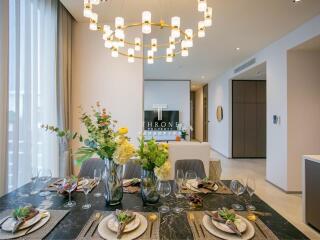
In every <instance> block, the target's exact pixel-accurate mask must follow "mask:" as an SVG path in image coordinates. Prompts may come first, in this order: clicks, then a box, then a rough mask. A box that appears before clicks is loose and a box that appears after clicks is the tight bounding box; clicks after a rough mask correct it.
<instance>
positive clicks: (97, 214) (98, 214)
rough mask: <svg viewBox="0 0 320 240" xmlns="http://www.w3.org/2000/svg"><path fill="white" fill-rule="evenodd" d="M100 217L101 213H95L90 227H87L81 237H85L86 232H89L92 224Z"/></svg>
mask: <svg viewBox="0 0 320 240" xmlns="http://www.w3.org/2000/svg"><path fill="white" fill-rule="evenodd" d="M100 217H101V213H99V212H97V213H96V215H95V216H94V219H93V221H92V223H91V224H90V226H89V227H88V229H87V231H86V232H85V233H84V235H83V237H85V236H86V235H87V234H88V232H89V230H90V229H91V228H92V226H93V224H94V223H95V222H96V221H98V220H99V218H100Z"/></svg>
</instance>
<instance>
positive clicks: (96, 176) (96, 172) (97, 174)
mask: <svg viewBox="0 0 320 240" xmlns="http://www.w3.org/2000/svg"><path fill="white" fill-rule="evenodd" d="M101 175H102V174H101V169H98V168H96V169H95V170H94V172H93V177H94V180H95V181H96V183H97V189H98V192H97V193H95V194H94V196H95V197H101V193H100V191H99V183H100V181H101Z"/></svg>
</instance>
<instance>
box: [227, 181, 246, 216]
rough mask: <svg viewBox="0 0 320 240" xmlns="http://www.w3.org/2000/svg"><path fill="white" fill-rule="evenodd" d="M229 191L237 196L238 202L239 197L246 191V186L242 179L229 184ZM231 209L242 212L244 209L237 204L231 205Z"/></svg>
mask: <svg viewBox="0 0 320 240" xmlns="http://www.w3.org/2000/svg"><path fill="white" fill-rule="evenodd" d="M230 190H231V191H232V192H233V193H234V194H235V195H236V196H237V199H238V200H239V196H240V195H242V194H243V193H244V192H245V191H246V186H245V184H244V182H243V180H242V179H236V180H232V181H231V183H230ZM231 206H232V208H233V209H234V210H236V211H243V210H244V207H243V206H242V205H240V204H239V203H234V204H232V205H231Z"/></svg>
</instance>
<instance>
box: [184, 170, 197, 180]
mask: <svg viewBox="0 0 320 240" xmlns="http://www.w3.org/2000/svg"><path fill="white" fill-rule="evenodd" d="M185 179H186V181H188V180H193V179H197V174H196V172H195V171H193V170H188V171H186V175H185Z"/></svg>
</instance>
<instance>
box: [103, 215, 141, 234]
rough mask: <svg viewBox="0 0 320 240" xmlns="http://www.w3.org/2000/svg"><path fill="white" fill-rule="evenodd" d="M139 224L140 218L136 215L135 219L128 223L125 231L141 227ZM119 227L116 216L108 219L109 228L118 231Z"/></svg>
mask: <svg viewBox="0 0 320 240" xmlns="http://www.w3.org/2000/svg"><path fill="white" fill-rule="evenodd" d="M139 224H140V218H138V217H137V216H136V217H135V219H134V220H133V221H131V222H130V223H129V224H127V225H126V227H125V228H124V231H123V232H125V233H127V232H131V231H133V230H135V229H136V228H137V227H139ZM118 227H119V222H118V221H117V219H116V217H115V216H113V217H112V218H110V219H109V221H108V228H109V229H110V230H111V231H113V232H117V230H118Z"/></svg>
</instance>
